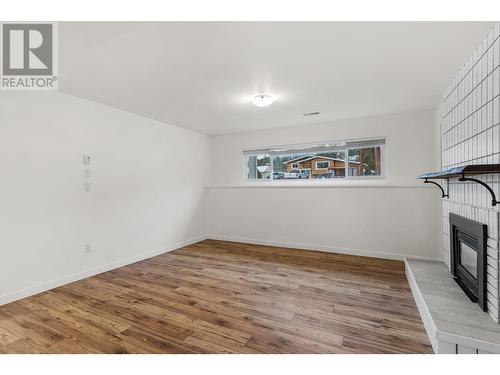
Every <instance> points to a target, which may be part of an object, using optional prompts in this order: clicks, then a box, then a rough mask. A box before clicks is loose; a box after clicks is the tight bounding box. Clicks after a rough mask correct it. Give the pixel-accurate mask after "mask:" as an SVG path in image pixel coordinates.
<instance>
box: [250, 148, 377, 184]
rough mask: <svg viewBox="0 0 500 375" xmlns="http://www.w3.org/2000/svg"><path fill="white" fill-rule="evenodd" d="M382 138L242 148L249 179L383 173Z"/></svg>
mask: <svg viewBox="0 0 500 375" xmlns="http://www.w3.org/2000/svg"><path fill="white" fill-rule="evenodd" d="M384 146H385V139H373V140H358V141H342V142H328V143H319V144H313V145H289V146H277V147H270V148H267V149H260V150H247V151H244V156H245V166H246V176H247V179H248V180H250V181H251V180H313V179H337V178H363V177H365V178H370V177H377V176H383V171H384Z"/></svg>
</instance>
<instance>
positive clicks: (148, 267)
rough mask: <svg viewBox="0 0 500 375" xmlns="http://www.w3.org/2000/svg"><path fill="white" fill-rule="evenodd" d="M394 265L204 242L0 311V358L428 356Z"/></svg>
mask: <svg viewBox="0 0 500 375" xmlns="http://www.w3.org/2000/svg"><path fill="white" fill-rule="evenodd" d="M431 352H432V349H431V347H430V344H429V341H428V339H427V336H426V333H425V330H424V327H423V325H422V322H421V320H420V316H419V314H418V311H417V309H416V306H415V303H414V301H413V297H412V295H411V292H410V289H409V286H408V283H407V281H406V278H405V275H404V267H403V263H402V262H398V261H390V260H381V259H374V258H365V257H355V256H349V255H339V254H328V253H322V252H312V251H302V250H295V249H284V248H277V247H267V246H256V245H248V244H241V243H234V242H223V241H212V240H207V241H203V242H199V243H197V244H194V245H191V246H187V247H185V248H182V249H179V250H176V251H173V252H170V253H167V254H163V255H160V256H157V257H155V258H151V259H148V260H145V261H142V262H138V263H135V264H132V265H129V266H126V267H122V268H119V269H116V270H113V271H111V272H106V273H103V274H100V275H97V276H94V277H91V278H88V279H85V280H81V281H78V282H75V283H72V284H69V285H66V286H63V287H60V288H56V289H53V290H50V291H48V292H44V293H41V294H38V295H36V296H33V297H29V298H25V299H23V300H20V301H16V302H13V303H10V304H8V305H4V306H0V353H431Z"/></svg>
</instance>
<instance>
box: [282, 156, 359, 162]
mask: <svg viewBox="0 0 500 375" xmlns="http://www.w3.org/2000/svg"><path fill="white" fill-rule="evenodd" d="M314 159H327V160H335V161H341V162H344V161H345V160H344V159H338V158H330V157H328V156H321V155H306V156H301V157H300V158H295V159H291V160H288V161H285V162H284V163H283V164H289V163H292V162H299V163H302V162H304V161H309V160H314ZM349 163H352V164H359V161H351V160H350V161H349Z"/></svg>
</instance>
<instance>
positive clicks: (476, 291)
mask: <svg viewBox="0 0 500 375" xmlns="http://www.w3.org/2000/svg"><path fill="white" fill-rule="evenodd" d="M486 238H487V226H486V225H484V224H481V223H478V222H477V221H473V220H470V219H467V218H465V217H462V216H459V215H455V214H452V213H450V242H451V243H450V245H451V247H450V256H451V273H452V274H453V277H454V279H455V281H456V282H457V284H458V285H459V286H460V287H461V288H462V289H463V291H464V292H465V294H466V295H467V296H468V297H469V298H470V300H471V301H472V302H477V303H478V304H479V307H481V309H482V310H483V311H486V310H487V303H486Z"/></svg>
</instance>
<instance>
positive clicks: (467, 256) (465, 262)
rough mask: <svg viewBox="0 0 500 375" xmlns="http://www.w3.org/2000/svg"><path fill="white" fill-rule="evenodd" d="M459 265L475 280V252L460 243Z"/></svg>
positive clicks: (463, 243)
mask: <svg viewBox="0 0 500 375" xmlns="http://www.w3.org/2000/svg"><path fill="white" fill-rule="evenodd" d="M460 265H461V266H462V267H463V268H465V269H466V270H467V271H468V272H469V273H470V274H471V275H472V276H473V277H474V278H475V279H477V252H476V251H475V250H474V249H472V248H471V247H469V245H467V244H466V243H465V242H462V241H460Z"/></svg>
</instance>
